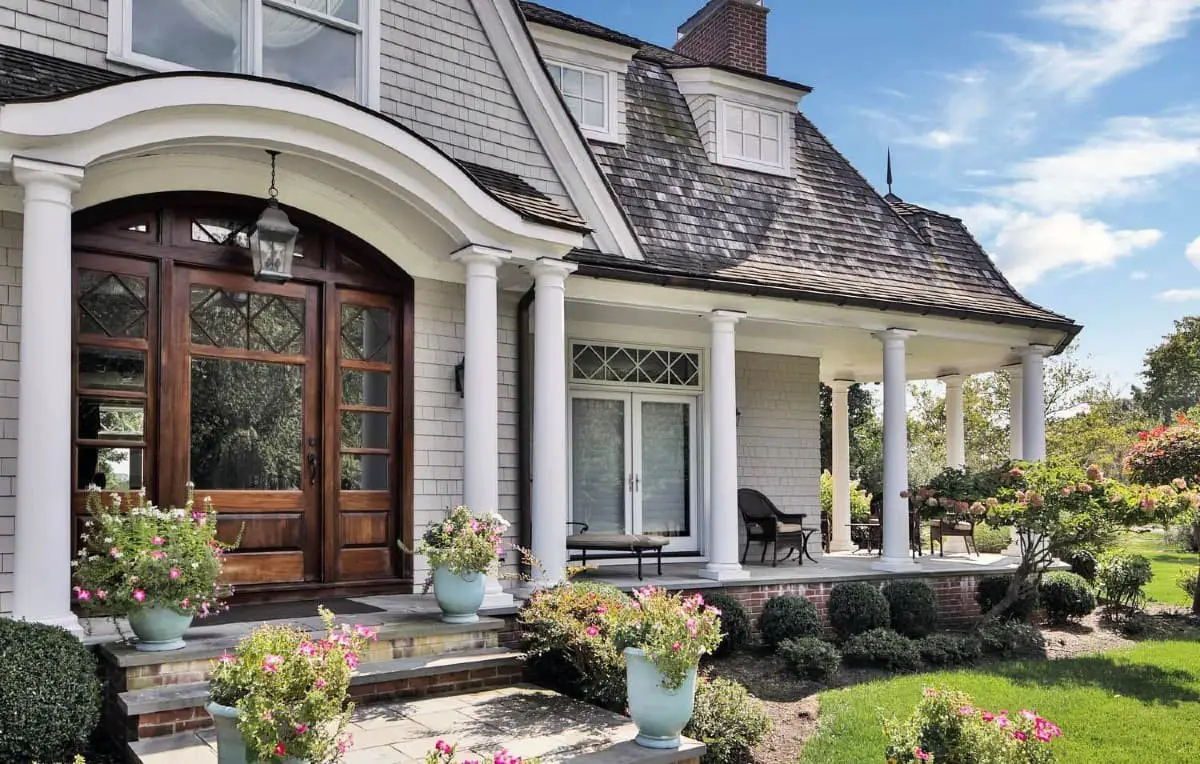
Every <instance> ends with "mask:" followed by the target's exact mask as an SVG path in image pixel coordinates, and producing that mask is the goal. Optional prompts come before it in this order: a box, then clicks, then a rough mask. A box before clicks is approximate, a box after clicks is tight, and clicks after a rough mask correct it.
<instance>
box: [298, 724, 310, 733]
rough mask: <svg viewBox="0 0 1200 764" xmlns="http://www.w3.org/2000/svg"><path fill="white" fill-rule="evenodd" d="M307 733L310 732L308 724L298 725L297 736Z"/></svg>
mask: <svg viewBox="0 0 1200 764" xmlns="http://www.w3.org/2000/svg"><path fill="white" fill-rule="evenodd" d="M305 732H308V725H307V724H297V725H296V734H297V735H303V734H304V733H305Z"/></svg>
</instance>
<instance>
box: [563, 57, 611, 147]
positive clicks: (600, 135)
mask: <svg viewBox="0 0 1200 764" xmlns="http://www.w3.org/2000/svg"><path fill="white" fill-rule="evenodd" d="M545 61H546V65H547V66H561V67H565V68H567V69H575V70H577V71H580V72H583V73H585V74H595V75H599V76H600V77H603V78H604V122H605V127H604V129H603V130H601V129H599V128H597V127H593V126H591V125H585V124H583V123H579V129H580V130H581V131H582V132H583V135H584V137H586V138H590V139H592V140H597V141H603V142H606V143H621V142H622V141H621V137H620V134H619V131H618V127H619V126H618V124H617V122H618V119H619V118H620V115H619V114H618V113H617V98H618V92H617V77H616V75H615V74H614V73H613V72H610V71H608V70H606V69H597V68H596V67H593V66H585V65H583V64H579V63H576V62H574V61H568V60H564V59H561V58H546V59H545ZM551 79H553V78H551ZM559 95H560V96H561V95H562V93H559Z"/></svg>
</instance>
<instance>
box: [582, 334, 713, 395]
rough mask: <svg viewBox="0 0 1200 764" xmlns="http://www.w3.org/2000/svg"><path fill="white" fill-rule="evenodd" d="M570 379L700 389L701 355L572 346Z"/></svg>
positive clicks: (639, 349) (614, 347)
mask: <svg viewBox="0 0 1200 764" xmlns="http://www.w3.org/2000/svg"><path fill="white" fill-rule="evenodd" d="M571 379H573V380H574V381H576V382H610V383H618V384H625V385H630V384H633V385H653V386H656V387H674V388H684V389H691V390H699V389H700V381H701V376H700V354H699V353H688V352H685V351H681V350H665V349H656V348H637V347H618V346H612V345H597V344H589V343H573V344H572V345H571Z"/></svg>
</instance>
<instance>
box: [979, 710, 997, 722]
mask: <svg viewBox="0 0 1200 764" xmlns="http://www.w3.org/2000/svg"><path fill="white" fill-rule="evenodd" d="M981 718H982V719H983V720H984V721H985V722H990V721H991V720H992V719H995V718H996V715H995V714H993V713H992V712H991V711H984V712H983V714H982V716H981Z"/></svg>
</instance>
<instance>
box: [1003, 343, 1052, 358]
mask: <svg viewBox="0 0 1200 764" xmlns="http://www.w3.org/2000/svg"><path fill="white" fill-rule="evenodd" d="M1013 352H1014V353H1016V354H1017V355H1019V356H1020V357H1021V360H1024V359H1026V358H1029V357H1034V356H1035V357H1039V358H1045V357H1046V356H1048V355H1050V354H1051V353H1053V352H1054V346H1053V345H1022V346H1020V347H1015V348H1013Z"/></svg>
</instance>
